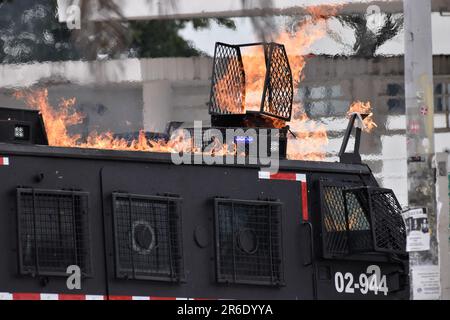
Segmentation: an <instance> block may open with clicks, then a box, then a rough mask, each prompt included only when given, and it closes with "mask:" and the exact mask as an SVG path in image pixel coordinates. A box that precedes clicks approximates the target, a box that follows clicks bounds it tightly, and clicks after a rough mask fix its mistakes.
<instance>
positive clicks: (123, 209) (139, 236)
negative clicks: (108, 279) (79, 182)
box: [113, 193, 184, 282]
mask: <svg viewBox="0 0 450 320" xmlns="http://www.w3.org/2000/svg"><path fill="white" fill-rule="evenodd" d="M113 215H114V236H115V239H114V241H115V248H116V252H115V258H116V275H117V277H118V278H122V279H138V280H155V281H166V282H180V281H182V280H183V278H184V268H183V250H182V249H183V248H182V232H181V199H180V198H175V197H156V196H143V195H129V194H120V193H114V194H113Z"/></svg>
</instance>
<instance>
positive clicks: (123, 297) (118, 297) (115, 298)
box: [108, 296, 133, 301]
mask: <svg viewBox="0 0 450 320" xmlns="http://www.w3.org/2000/svg"><path fill="white" fill-rule="evenodd" d="M108 298H109V300H114V301H119V300H120V301H122V300H124V301H125V300H133V297H131V296H109V297H108Z"/></svg>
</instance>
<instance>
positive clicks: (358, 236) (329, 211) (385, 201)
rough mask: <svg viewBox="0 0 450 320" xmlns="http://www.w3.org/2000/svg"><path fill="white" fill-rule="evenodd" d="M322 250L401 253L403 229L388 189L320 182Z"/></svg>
mask: <svg viewBox="0 0 450 320" xmlns="http://www.w3.org/2000/svg"><path fill="white" fill-rule="evenodd" d="M321 194H322V223H323V227H322V228H323V229H322V230H323V233H322V237H323V254H324V256H325V257H326V258H334V257H341V256H344V255H348V254H352V253H364V252H387V253H396V254H403V253H405V249H406V229H405V225H404V222H403V218H402V216H401V212H402V210H401V207H400V205H399V203H398V201H397V199H396V198H395V195H394V193H393V192H392V190H387V189H381V188H375V187H360V186H356V187H350V188H349V187H348V185H347V186H344V185H338V184H326V183H322V185H321Z"/></svg>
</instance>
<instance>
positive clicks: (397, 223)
mask: <svg viewBox="0 0 450 320" xmlns="http://www.w3.org/2000/svg"><path fill="white" fill-rule="evenodd" d="M348 194H353V195H354V196H355V199H357V201H358V202H359V205H360V206H361V209H362V211H364V214H365V216H366V218H367V220H368V221H369V223H370V233H367V234H366V235H362V237H361V236H358V238H360V239H358V240H359V241H360V242H361V240H362V242H363V243H365V244H366V245H367V246H366V247H365V248H364V245H362V246H361V245H360V246H359V248H358V250H357V251H361V252H364V251H376V252H386V253H391V254H406V226H405V223H404V221H403V218H402V216H401V213H402V207H401V206H400V203H399V202H398V200H397V198H396V197H395V195H394V192H393V191H392V190H390V189H384V188H377V187H361V188H352V189H347V190H344V201H345V210H346V217H347V223H348V216H349V212H348V205H347V204H348V203H347V201H348V197H347V195H348ZM379 195H382V196H383V195H389V199H390V200H388V201H389V202H391V203H390V205H388V206H389V208H387V207H386V206H385V207H384V208H383V210H380V209H381V208H379V205H380V204H379V200H377V199H376V197H377V196H378V197H379ZM362 197H364V199H362ZM392 202H393V203H392ZM364 203H365V204H366V205H365V206H364ZM375 203H378V206H377V207H375ZM380 220H381V221H380ZM380 223H381V224H382V226H380ZM392 225H394V227H395V230H393V229H394V228H391V226H392ZM348 230H349V228H348ZM386 233H387V235H386ZM364 237H365V238H370V241H368V239H364ZM351 238H352V234H351V232H350V231H349V241H350V242H351V241H352V239H351Z"/></svg>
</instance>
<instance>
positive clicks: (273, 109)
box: [209, 42, 294, 121]
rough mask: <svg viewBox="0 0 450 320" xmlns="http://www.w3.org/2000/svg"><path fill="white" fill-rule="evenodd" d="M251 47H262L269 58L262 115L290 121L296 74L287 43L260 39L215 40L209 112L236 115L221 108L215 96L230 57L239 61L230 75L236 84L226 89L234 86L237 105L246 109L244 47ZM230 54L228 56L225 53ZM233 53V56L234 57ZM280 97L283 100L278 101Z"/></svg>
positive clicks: (235, 61)
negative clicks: (223, 60)
mask: <svg viewBox="0 0 450 320" xmlns="http://www.w3.org/2000/svg"><path fill="white" fill-rule="evenodd" d="M251 46H263V48H264V55H265V60H266V76H265V81H264V88H263V92H262V96H261V108H260V111H259V114H261V115H267V116H270V117H274V118H277V119H280V120H284V121H290V120H291V116H292V104H293V101H294V85H293V76H292V72H291V67H290V64H289V59H288V56H287V54H286V50H285V47H284V45H282V44H278V43H274V42H270V43H265V42H258V43H247V44H239V45H230V44H226V43H222V42H217V43H216V47H215V51H214V61H213V73H212V78H211V79H212V80H211V92H210V102H209V113H210V114H211V115H227V114H235V113H233V112H231V111H229V110H224V108H221V107H220V106H219V105H218V103H217V100H216V95H215V86H216V84H217V83H218V82H219V81H220V80H221V79H222V78H223V77H224V76H225V75H226V74H227V72H228V65H229V63H230V61H229V60H231V61H232V62H233V63H235V64H236V65H235V66H233V69H236V70H233V71H234V72H235V73H237V74H232V75H231V78H232V79H233V82H234V83H228V84H227V88H232V89H233V90H232V91H233V94H232V95H233V96H234V98H235V99H236V106H237V107H238V108H239V109H242V110H245V94H246V93H245V81H246V77H245V70H244V65H243V62H242V55H241V48H243V47H251ZM233 52H234V53H233ZM227 54H228V56H226V55H227ZM231 55H233V56H232V57H231ZM275 55H276V56H275ZM221 59H226V62H225V63H220V61H221ZM222 64H224V65H222ZM219 73H220V74H219ZM280 73H284V74H280ZM282 91H285V92H282ZM280 95H281V96H280ZM277 99H278V100H280V101H276V100H277ZM274 100H275V101H274ZM284 104H287V105H284Z"/></svg>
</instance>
